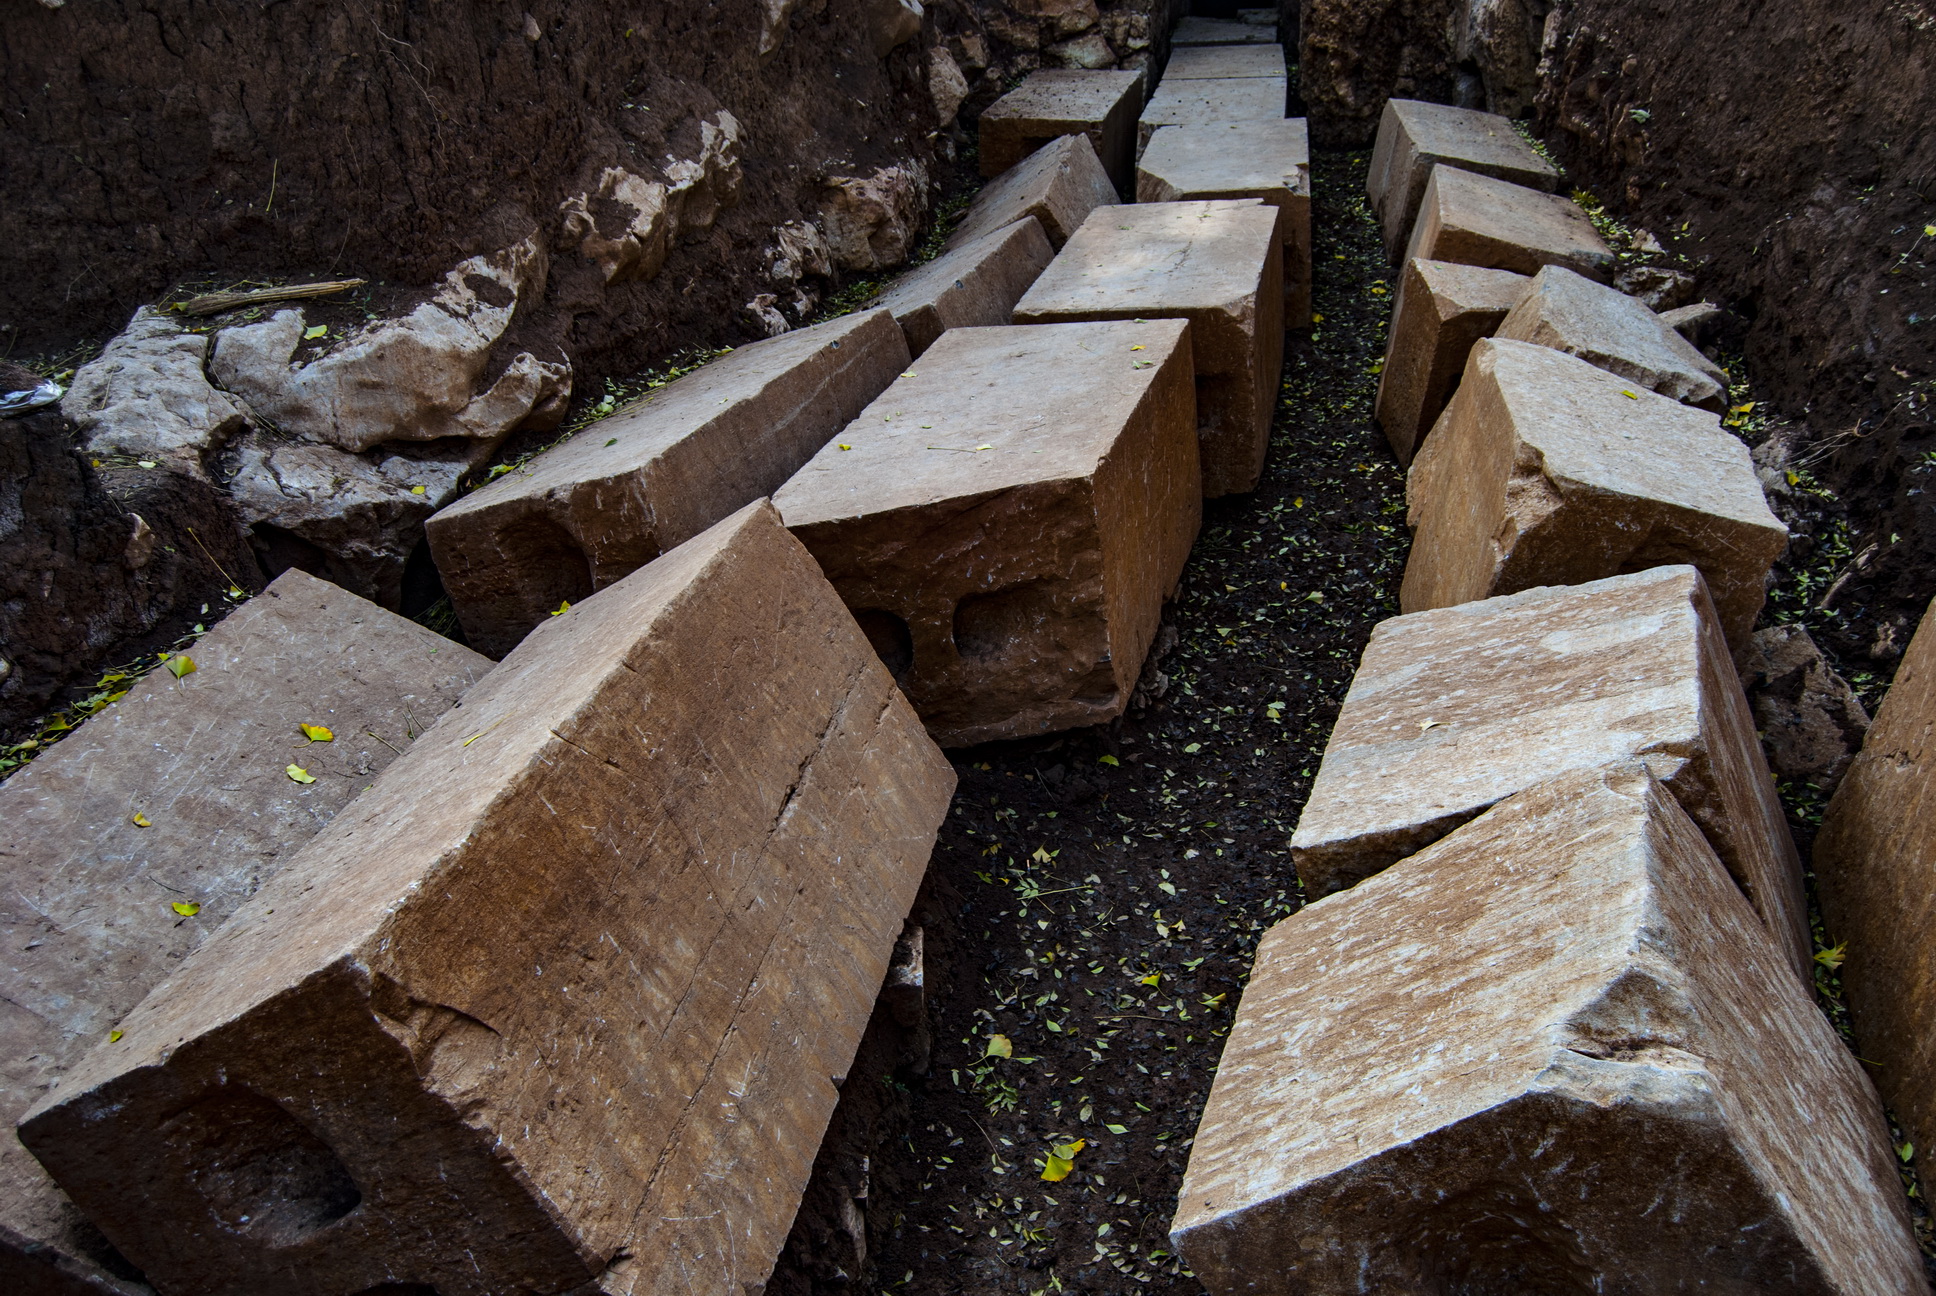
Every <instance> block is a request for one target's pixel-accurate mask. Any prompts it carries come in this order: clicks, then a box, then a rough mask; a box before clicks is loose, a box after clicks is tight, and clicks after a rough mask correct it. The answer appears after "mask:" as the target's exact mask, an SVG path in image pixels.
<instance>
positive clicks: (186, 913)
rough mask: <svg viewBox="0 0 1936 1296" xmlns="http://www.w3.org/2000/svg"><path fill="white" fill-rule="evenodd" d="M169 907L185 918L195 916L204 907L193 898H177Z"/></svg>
mask: <svg viewBox="0 0 1936 1296" xmlns="http://www.w3.org/2000/svg"><path fill="white" fill-rule="evenodd" d="M168 907H169V908H170V909H173V910H174V911H175V912H176V913H178V914H180V915H181V916H182V917H184V918H193V917H194V916H195V915H196V914H198V913H200V912H201V911H202V907H201V906H200V905H198V904H196V903H195V902H194V901H193V900H177V901H175V903H173V904H171V905H169V906H168Z"/></svg>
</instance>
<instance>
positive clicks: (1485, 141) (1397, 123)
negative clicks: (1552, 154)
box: [1365, 99, 1560, 257]
mask: <svg viewBox="0 0 1936 1296" xmlns="http://www.w3.org/2000/svg"><path fill="white" fill-rule="evenodd" d="M1440 165H1443V166H1449V167H1453V168H1456V169H1457V170H1460V171H1470V172H1473V173H1474V174H1477V175H1483V176H1491V177H1492V178H1494V179H1495V180H1504V181H1507V182H1508V183H1511V184H1515V185H1520V186H1523V187H1525V188H1527V189H1537V190H1541V191H1543V192H1545V193H1552V192H1553V191H1554V190H1556V189H1558V188H1559V183H1560V173H1559V169H1558V168H1557V167H1555V166H1554V165H1553V164H1552V163H1551V162H1548V161H1547V160H1546V159H1545V158H1543V157H1541V156H1540V155H1539V154H1538V153H1537V152H1535V151H1534V150H1533V147H1532V145H1530V144H1528V143H1527V142H1526V141H1525V140H1524V139H1523V138H1521V137H1520V134H1519V132H1518V131H1517V130H1515V129H1513V124H1512V122H1511V121H1509V120H1508V119H1506V118H1504V117H1499V116H1495V115H1494V114H1492V113H1485V112H1475V111H1473V110H1472V109H1470V108H1453V107H1451V106H1449V105H1446V104H1435V103H1425V102H1423V101H1421V100H1417V99H1390V100H1387V101H1386V103H1385V112H1384V115H1383V116H1382V117H1380V118H1379V120H1378V139H1377V142H1376V143H1375V144H1374V145H1373V146H1372V151H1371V171H1370V174H1369V175H1368V176H1367V178H1366V181H1365V192H1366V195H1367V196H1368V197H1369V198H1370V199H1371V210H1372V212H1373V213H1374V214H1376V215H1377V217H1378V219H1379V223H1380V225H1381V226H1382V227H1383V228H1384V231H1385V246H1386V247H1387V248H1388V249H1389V250H1390V252H1391V254H1392V255H1393V256H1394V257H1395V256H1397V255H1398V254H1399V252H1400V250H1401V249H1403V248H1404V246H1405V243H1406V240H1407V239H1408V238H1409V237H1410V235H1411V232H1412V222H1413V221H1414V220H1415V219H1417V217H1418V209H1419V204H1420V203H1421V202H1423V201H1424V198H1425V186H1426V184H1427V182H1428V181H1429V180H1430V179H1431V176H1432V168H1433V167H1435V166H1440Z"/></svg>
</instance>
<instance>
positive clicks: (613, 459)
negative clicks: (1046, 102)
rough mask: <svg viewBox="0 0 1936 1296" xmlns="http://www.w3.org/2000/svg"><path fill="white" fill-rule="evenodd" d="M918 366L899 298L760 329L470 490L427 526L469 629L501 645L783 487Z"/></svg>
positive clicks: (492, 647)
mask: <svg viewBox="0 0 1936 1296" xmlns="http://www.w3.org/2000/svg"><path fill="white" fill-rule="evenodd" d="M907 366H908V350H907V342H906V340H905V339H904V337H903V335H902V332H901V330H900V328H899V327H898V326H897V325H896V324H895V322H894V317H893V316H892V315H890V314H888V313H887V312H886V311H869V312H866V313H862V314H856V315H849V316H844V317H842V318H840V319H836V320H830V321H828V322H827V323H825V324H821V325H816V326H815V327H813V328H809V329H801V330H798V331H797V332H792V333H787V334H785V335H783V336H781V337H776V338H770V339H768V340H767V341H764V342H755V343H753V344H752V345H750V346H744V347H741V348H739V349H738V350H737V351H734V352H733V353H732V354H731V355H728V356H725V357H722V358H721V359H718V360H715V361H713V362H712V363H711V364H709V365H707V366H705V367H704V368H703V369H700V370H698V371H697V372H694V373H690V374H687V375H686V376H685V377H683V378H680V379H679V380H678V381H676V382H673V383H670V384H668V385H666V386H665V387H662V388H660V389H659V390H657V391H655V392H652V393H650V394H649V395H646V396H644V397H642V398H641V399H639V400H637V401H634V402H633V403H631V404H630V405H627V406H626V407H624V408H623V409H621V410H619V411H618V412H617V413H615V414H613V415H612V416H611V417H610V418H607V419H604V420H601V421H600V422H599V423H597V424H596V425H594V426H593V427H592V428H590V429H588V430H587V431H585V432H583V433H581V434H579V435H578V436H576V437H574V438H572V439H571V440H570V441H567V442H565V443H564V444H563V445H560V446H556V447H554V448H552V449H551V450H548V451H546V452H545V453H544V454H542V455H540V456H539V457H538V458H536V459H534V460H532V461H531V462H530V463H529V464H527V465H526V466H524V467H523V468H520V469H518V470H517V471H515V472H511V473H506V474H505V475H504V476H502V477H500V478H498V479H497V480H496V481H494V482H491V483H490V484H489V485H487V486H485V487H483V488H482V489H480V490H477V491H475V492H473V493H471V494H470V495H467V496H465V497H464V498H463V499H461V500H459V501H458V502H457V503H455V504H454V505H452V506H451V507H449V508H447V509H445V510H444V511H443V512H441V513H439V514H437V515H436V516H435V517H434V518H432V519H431V521H430V524H429V526H428V528H427V531H428V535H429V538H430V551H431V554H432V556H433V557H434V558H435V559H436V562H437V570H438V571H439V572H440V573H441V574H442V576H443V578H444V588H445V589H446V590H448V591H449V593H450V600H451V604H452V606H453V607H454V608H455V609H456V611H457V617H458V620H459V621H460V622H462V624H463V626H464V633H465V635H466V636H467V637H468V638H469V640H470V642H471V643H473V644H475V645H476V646H477V647H478V648H480V649H481V650H482V651H484V652H487V653H490V654H492V655H493V656H501V655H503V654H504V653H507V652H509V651H510V650H511V648H512V647H513V646H514V645H515V644H516V643H517V642H518V641H519V640H520V639H522V638H524V636H525V635H526V634H527V633H528V632H529V631H530V630H531V628H532V627H533V626H536V625H540V624H542V623H543V622H545V621H546V620H548V619H549V618H550V614H551V613H552V611H554V610H555V609H556V608H557V607H558V605H559V604H560V603H561V602H567V601H569V602H572V603H576V602H578V601H579V600H580V599H583V598H585V597H586V596H588V595H590V594H592V593H593V592H594V591H597V590H602V589H604V588H605V587H607V586H609V585H613V584H616V583H617V582H619V581H620V580H622V579H624V578H625V577H627V576H629V575H631V574H632V573H633V572H635V571H637V570H638V569H639V568H640V567H643V566H644V565H645V564H646V563H648V562H651V561H652V560H653V559H654V558H656V557H658V556H659V555H660V554H662V553H665V552H667V551H668V550H670V549H672V548H673V547H674V546H676V545H679V544H682V543H684V542H685V541H687V540H689V539H691V538H692V537H693V536H696V535H698V534H699V533H700V532H701V531H704V530H705V529H706V528H707V527H709V526H711V525H713V524H714V523H715V522H717V521H719V520H720V519H721V518H723V517H725V516H726V515H727V514H729V513H732V512H733V511H734V510H736V509H739V508H742V507H744V506H745V505H747V504H748V503H750V502H752V501H753V500H756V499H758V498H759V497H760V496H762V495H768V494H771V493H772V492H773V491H774V490H776V489H778V488H779V486H780V485H781V484H782V483H783V482H785V481H786V479H787V478H789V477H791V476H792V475H793V474H794V473H795V472H796V471H798V470H799V468H800V466H801V465H802V464H804V463H806V462H807V460H809V459H811V458H812V457H813V455H814V452H815V451H817V450H819V449H820V447H821V446H822V445H824V444H826V441H827V438H829V437H831V436H833V435H834V433H836V432H838V431H839V430H840V429H841V428H843V427H845V426H846V425H847V424H848V422H850V421H851V420H852V419H853V418H854V416H855V415H857V414H859V413H860V411H861V410H862V409H863V408H865V407H866V405H867V403H868V402H869V401H871V400H873V399H874V397H876V396H878V395H879V394H880V393H881V391H882V389H883V388H885V387H886V386H887V385H888V384H889V383H890V382H892V381H893V380H894V375H895V374H898V373H900V372H901V371H902V370H903V369H906V368H907Z"/></svg>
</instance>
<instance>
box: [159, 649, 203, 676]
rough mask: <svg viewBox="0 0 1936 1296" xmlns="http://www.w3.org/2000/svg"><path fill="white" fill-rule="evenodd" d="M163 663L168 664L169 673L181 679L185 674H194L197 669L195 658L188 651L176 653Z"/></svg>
mask: <svg viewBox="0 0 1936 1296" xmlns="http://www.w3.org/2000/svg"><path fill="white" fill-rule="evenodd" d="M162 665H164V666H166V667H167V668H168V673H169V674H170V675H173V676H174V677H175V678H176V679H180V678H181V677H182V676H184V675H193V674H194V673H195V669H196V667H195V659H194V658H193V657H190V656H189V655H188V654H187V653H175V654H174V655H173V656H171V657H168V658H167V659H166V660H164V661H163V662H162Z"/></svg>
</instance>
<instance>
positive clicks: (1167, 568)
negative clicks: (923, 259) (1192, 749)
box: [773, 208, 1202, 746]
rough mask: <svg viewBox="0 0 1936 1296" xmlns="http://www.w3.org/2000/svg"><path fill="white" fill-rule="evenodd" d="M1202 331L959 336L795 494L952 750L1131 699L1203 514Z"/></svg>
mask: <svg viewBox="0 0 1936 1296" xmlns="http://www.w3.org/2000/svg"><path fill="white" fill-rule="evenodd" d="M1121 210H1124V211H1129V210H1133V209H1132V208H1123V209H1121ZM1191 331H1192V330H1191V328H1190V326H1188V325H1186V324H1185V323H1183V322H1182V321H1180V320H1153V321H1151V322H1149V323H1146V324H1137V323H1128V322H1123V323H1080V324H1042V325H1032V326H1029V327H1026V328H1014V327H1011V328H979V329H951V330H950V331H948V332H946V333H944V334H942V335H941V340H940V341H938V342H936V343H935V344H934V346H932V347H931V348H929V350H928V353H927V355H925V356H923V357H922V359H921V364H920V366H919V368H918V369H917V370H914V371H912V373H911V374H910V375H909V376H907V377H903V378H901V379H899V380H897V381H896V382H895V384H894V385H893V386H892V387H890V388H888V389H887V391H886V392H885V393H883V394H882V396H881V398H880V399H879V400H878V401H876V402H875V403H874V404H873V405H871V406H870V407H869V408H868V409H867V410H866V412H865V413H863V414H862V415H861V416H860V418H858V419H857V420H855V422H854V424H853V426H852V427H850V428H848V429H847V431H845V432H843V433H841V435H840V436H839V438H838V439H837V440H836V441H835V442H834V443H833V444H831V445H829V446H827V447H826V448H825V449H823V450H821V452H820V453H819V454H818V455H816V456H815V457H814V460H813V462H812V463H810V464H808V465H807V466H806V467H805V468H804V469H802V470H801V472H800V474H799V475H798V476H797V477H795V478H794V479H793V480H792V481H790V482H788V483H787V484H786V485H785V486H784V487H782V488H781V489H780V491H779V492H778V493H777V494H775V495H774V497H773V502H774V505H775V506H776V507H777V508H778V509H779V510H780V512H781V514H782V516H784V517H785V518H786V522H787V525H788V526H789V527H791V528H792V529H793V531H794V534H796V535H798V536H799V537H800V538H801V539H802V540H803V541H804V542H805V543H806V545H807V548H808V549H810V550H812V551H813V555H814V557H815V558H817V559H818V560H819V562H820V565H821V567H822V569H823V570H825V571H826V573H827V576H828V579H830V580H831V581H833V583H834V588H836V589H838V590H839V591H840V595H841V597H842V598H843V599H845V600H846V602H847V605H848V607H850V608H852V609H853V610H854V614H855V616H856V617H857V618H858V619H859V620H860V622H861V625H862V626H863V627H864V628H865V629H866V630H867V633H868V637H869V638H870V639H871V640H873V642H874V645H875V648H876V650H877V651H878V652H879V653H880V654H881V657H882V658H883V659H884V660H885V661H887V662H888V664H889V665H890V667H891V668H892V669H893V670H894V673H895V675H896V677H897V678H898V679H899V681H900V684H901V688H902V690H903V691H905V692H906V694H907V696H908V700H909V701H911V702H912V703H913V704H914V706H915V709H916V710H918V711H919V712H920V713H921V717H922V719H923V720H925V721H926V722H927V725H928V730H929V732H930V733H932V734H933V735H934V736H935V738H936V740H937V741H939V742H940V743H942V744H943V745H944V746H965V745H968V744H971V743H978V742H986V741H989V740H991V739H996V738H1017V737H1023V736H1027V735H1030V734H1038V733H1045V732H1048V731H1050V730H1054V729H1066V728H1070V727H1072V726H1076V725H1089V724H1098V723H1101V722H1103V721H1106V720H1109V719H1111V718H1113V717H1115V716H1117V715H1120V714H1121V713H1122V711H1123V708H1124V707H1125V706H1126V705H1127V704H1128V701H1129V695H1130V692H1131V690H1132V689H1134V687H1135V685H1136V680H1137V675H1138V672H1139V671H1140V670H1141V669H1142V665H1143V655H1144V653H1145V652H1147V651H1148V649H1149V645H1150V642H1151V639H1152V638H1153V637H1154V635H1155V634H1156V630H1157V625H1158V622H1159V619H1160V617H1161V613H1162V605H1163V599H1164V598H1165V597H1166V595H1167V594H1168V593H1169V592H1170V591H1171V590H1172V589H1174V588H1175V585H1176V581H1177V579H1178V578H1179V576H1180V575H1181V573H1182V571H1183V563H1184V561H1185V559H1186V558H1187V557H1188V556H1189V552H1190V545H1191V542H1192V541H1193V540H1194V539H1195V538H1196V533H1197V525H1198V522H1199V520H1200V518H1201V509H1202V505H1201V502H1200V500H1201V490H1200V488H1199V486H1198V483H1197V466H1196V464H1197V458H1196V456H1197V447H1196V434H1195V426H1196V420H1195V416H1194V405H1193V400H1194V392H1193V389H1192V384H1191V366H1190V332H1191ZM1132 348H1140V349H1132Z"/></svg>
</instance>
